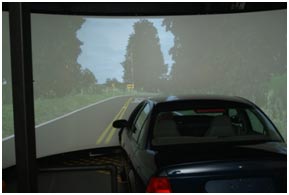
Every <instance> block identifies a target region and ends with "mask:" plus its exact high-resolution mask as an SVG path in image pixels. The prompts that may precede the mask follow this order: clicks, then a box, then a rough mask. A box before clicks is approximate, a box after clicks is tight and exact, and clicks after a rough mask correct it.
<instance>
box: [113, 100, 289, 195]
mask: <svg viewBox="0 0 289 195" xmlns="http://www.w3.org/2000/svg"><path fill="white" fill-rule="evenodd" d="M113 126H114V127H115V128H119V129H120V131H119V141H120V145H121V147H122V148H123V150H124V151H125V153H126V166H125V167H126V168H125V169H124V170H123V172H124V173H126V174H124V175H126V176H127V178H128V180H129V184H130V189H131V191H132V192H216V193H218V192H238V193H239V192H286V191H287V175H286V173H287V171H286V170H287V149H286V144H285V142H284V140H283V138H282V137H281V135H280V133H279V132H278V130H277V129H276V127H275V126H274V124H273V123H272V122H271V121H270V119H269V118H268V117H267V116H266V115H265V114H264V112H262V111H261V109H260V108H258V107H257V106H256V105H255V104H253V103H252V102H250V101H248V100H246V99H244V98H239V97H227V96H192V97H176V96H169V97H164V98H151V99H145V100H144V101H142V102H141V103H140V104H139V105H138V106H137V107H136V108H135V109H134V111H133V112H132V113H131V115H130V117H129V119H128V120H117V121H114V123H113Z"/></svg>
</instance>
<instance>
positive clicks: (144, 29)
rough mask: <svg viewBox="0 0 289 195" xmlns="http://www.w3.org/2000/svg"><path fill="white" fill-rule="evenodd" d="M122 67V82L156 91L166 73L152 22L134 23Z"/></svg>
mask: <svg viewBox="0 0 289 195" xmlns="http://www.w3.org/2000/svg"><path fill="white" fill-rule="evenodd" d="M121 65H122V66H123V68H124V76H123V79H124V82H125V83H134V85H135V88H136V89H143V90H144V91H152V92H156V91H158V90H159V88H160V87H161V80H162V78H163V76H164V75H165V74H166V73H167V65H165V64H164V59H163V55H162V52H161V49H160V43H159V37H158V35H157V30H156V28H155V27H154V26H153V24H152V23H151V22H149V21H147V20H140V21H138V22H136V23H135V24H134V33H133V34H131V35H130V37H129V41H128V45H127V50H126V55H125V61H124V62H122V63H121Z"/></svg>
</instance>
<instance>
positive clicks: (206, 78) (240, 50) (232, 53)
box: [163, 12, 286, 103]
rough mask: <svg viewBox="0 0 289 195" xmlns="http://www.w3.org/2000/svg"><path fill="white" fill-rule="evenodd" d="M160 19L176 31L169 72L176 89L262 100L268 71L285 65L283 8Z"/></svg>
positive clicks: (179, 91)
mask: <svg viewBox="0 0 289 195" xmlns="http://www.w3.org/2000/svg"><path fill="white" fill-rule="evenodd" d="M265 21H266V22H265ZM163 25H164V26H165V27H166V30H167V31H171V32H172V33H173V34H174V36H175V39H174V40H175V42H174V47H173V48H172V49H171V50H170V54H171V55H172V58H173V60H174V61H175V63H174V64H173V67H172V71H171V78H172V83H173V85H174V86H175V87H174V88H175V89H177V90H178V91H177V92H178V93H188V92H189V93H217V94H229V95H238V96H243V97H247V98H249V99H251V100H253V101H255V102H259V103H263V100H264V99H265V94H266V90H267V88H266V84H267V82H268V81H269V79H270V77H271V75H272V74H280V73H282V72H284V71H286V41H285V40H286V12H275V13H272V14H269V13H268V14H266V13H263V14H261V13H259V14H255V15H239V14H236V15H232V16H230V17H224V16H198V17H197V16H196V17H167V18H166V19H164V22H163ZM271 29H274V31H272V30H271Z"/></svg>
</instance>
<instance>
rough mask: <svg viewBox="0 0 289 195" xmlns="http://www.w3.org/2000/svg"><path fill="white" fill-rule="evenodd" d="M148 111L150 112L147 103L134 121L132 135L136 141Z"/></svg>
mask: <svg viewBox="0 0 289 195" xmlns="http://www.w3.org/2000/svg"><path fill="white" fill-rule="evenodd" d="M149 112H150V106H149V104H146V105H145V106H144V107H143V109H142V111H141V112H140V113H139V115H138V116H137V118H136V120H135V122H134V127H133V128H134V129H133V134H132V136H133V138H134V139H135V140H136V141H137V139H138V136H139V134H140V131H141V129H142V127H143V126H144V123H145V121H146V119H147V117H148V114H149Z"/></svg>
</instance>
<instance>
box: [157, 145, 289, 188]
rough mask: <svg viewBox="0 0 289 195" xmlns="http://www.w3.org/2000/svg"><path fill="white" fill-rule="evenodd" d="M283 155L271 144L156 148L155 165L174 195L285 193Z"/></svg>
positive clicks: (284, 157) (285, 164)
mask: <svg viewBox="0 0 289 195" xmlns="http://www.w3.org/2000/svg"><path fill="white" fill-rule="evenodd" d="M285 154H286V151H285V150H284V147H283V146H282V144H279V143H273V142H271V143H261V144H260V143H259V144H244V143H243V144H240V145H239V144H238V145H236V144H228V143H227V144H224V143H222V144H216V143H215V144H206V145H205V144H190V145H179V146H177V145H175V146H172V147H166V148H161V147H160V148H158V154H157V155H156V163H157V165H158V168H159V170H160V173H159V175H160V176H166V177H168V178H169V181H170V184H171V188H172V191H173V192H284V191H286V188H287V187H286V184H287V181H286V173H287V160H286V155H285Z"/></svg>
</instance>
